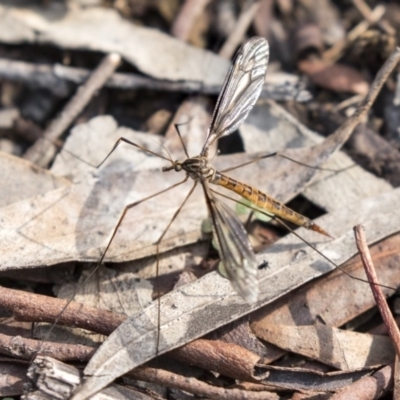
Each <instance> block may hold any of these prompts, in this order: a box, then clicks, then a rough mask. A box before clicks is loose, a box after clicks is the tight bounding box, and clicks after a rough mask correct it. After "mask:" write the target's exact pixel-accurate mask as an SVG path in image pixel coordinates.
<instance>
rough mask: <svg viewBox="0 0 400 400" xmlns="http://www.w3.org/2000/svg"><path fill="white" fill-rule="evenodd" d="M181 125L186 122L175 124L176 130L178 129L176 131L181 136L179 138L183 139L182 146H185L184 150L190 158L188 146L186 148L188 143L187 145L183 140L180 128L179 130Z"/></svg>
mask: <svg viewBox="0 0 400 400" xmlns="http://www.w3.org/2000/svg"><path fill="white" fill-rule="evenodd" d="M181 125H184V124H174V126H175V130H176V133H177V134H178V136H179V140H180V141H181V145H182V147H183V151H184V152H185V154H186V157H187V158H190V156H189V153H188V151H187V148H186V145H185V142H184V141H183V138H182V135H181V132H180V130H179V127H180V126H181Z"/></svg>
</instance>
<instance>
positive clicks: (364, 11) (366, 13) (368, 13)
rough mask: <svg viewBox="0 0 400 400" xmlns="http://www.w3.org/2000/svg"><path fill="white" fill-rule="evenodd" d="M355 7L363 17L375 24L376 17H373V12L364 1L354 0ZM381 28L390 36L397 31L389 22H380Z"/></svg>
mask: <svg viewBox="0 0 400 400" xmlns="http://www.w3.org/2000/svg"><path fill="white" fill-rule="evenodd" d="M353 4H354V6H355V7H356V8H357V10H358V11H359V12H360V13H361V15H362V16H363V17H364V18H365V19H366V20H367V21H368V22H369V23H370V24H374V23H375V21H374V17H373V16H372V10H371V9H370V8H369V6H368V4H367V3H366V2H365V1H364V0H353ZM377 24H378V25H379V27H380V28H381V29H382V30H383V31H385V32H386V33H387V34H389V35H394V34H395V33H396V31H395V30H394V29H393V28H392V27H391V26H390V24H389V23H388V22H387V21H378V22H377Z"/></svg>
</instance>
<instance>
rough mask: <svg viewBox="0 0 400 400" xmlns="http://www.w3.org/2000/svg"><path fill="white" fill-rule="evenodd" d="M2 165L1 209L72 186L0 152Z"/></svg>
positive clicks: (0, 163) (0, 175)
mask: <svg viewBox="0 0 400 400" xmlns="http://www.w3.org/2000/svg"><path fill="white" fill-rule="evenodd" d="M0 165H1V168H0V207H5V206H7V205H9V204H12V203H16V202H18V201H21V200H25V199H29V198H30V197H34V196H37V195H39V194H44V193H47V192H49V191H51V190H54V189H58V188H62V187H68V186H69V185H70V182H68V181H67V180H66V179H63V178H61V177H57V176H55V175H53V174H51V173H50V172H49V171H47V170H44V169H41V168H39V167H37V166H35V165H33V164H31V163H30V162H28V161H25V160H23V159H22V158H20V157H14V156H12V155H10V154H7V153H3V152H0Z"/></svg>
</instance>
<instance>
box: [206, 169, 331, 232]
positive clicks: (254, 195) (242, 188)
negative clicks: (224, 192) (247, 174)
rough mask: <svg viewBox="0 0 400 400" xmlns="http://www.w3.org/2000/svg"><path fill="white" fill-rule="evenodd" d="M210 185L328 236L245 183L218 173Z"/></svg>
mask: <svg viewBox="0 0 400 400" xmlns="http://www.w3.org/2000/svg"><path fill="white" fill-rule="evenodd" d="M210 183H213V184H214V185H219V186H223V187H224V188H226V189H229V190H232V191H233V192H235V193H237V194H238V195H240V196H242V197H244V198H245V199H247V200H249V201H251V202H252V203H253V204H254V205H256V206H257V207H258V208H261V209H263V210H265V211H267V212H269V213H271V214H274V215H276V216H277V217H280V218H282V219H284V220H286V221H290V222H292V223H294V224H296V225H298V226H303V227H304V228H307V229H311V230H313V231H316V232H319V233H321V234H323V235H326V236H330V235H329V234H328V233H327V232H325V231H324V230H323V229H322V228H321V227H319V226H318V225H317V224H315V223H314V222H312V221H311V220H310V219H309V218H307V217H305V216H304V215H301V214H299V213H297V212H295V211H293V210H291V209H290V208H288V207H286V206H285V205H284V204H282V203H280V202H279V201H277V200H275V199H274V198H272V197H270V196H268V195H266V194H265V193H263V192H261V191H260V190H258V189H255V188H253V187H251V186H249V185H246V184H245V183H241V182H238V181H236V180H235V179H232V178H230V177H228V176H226V175H224V174H221V173H220V172H216V173H215V176H214V178H213V179H212V180H210Z"/></svg>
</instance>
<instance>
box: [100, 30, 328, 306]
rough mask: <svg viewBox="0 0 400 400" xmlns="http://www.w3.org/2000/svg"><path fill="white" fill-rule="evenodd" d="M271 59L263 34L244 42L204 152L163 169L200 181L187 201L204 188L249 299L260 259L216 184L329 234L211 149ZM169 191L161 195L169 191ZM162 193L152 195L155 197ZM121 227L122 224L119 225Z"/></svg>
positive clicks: (231, 126) (240, 115)
mask: <svg viewBox="0 0 400 400" xmlns="http://www.w3.org/2000/svg"><path fill="white" fill-rule="evenodd" d="M268 57H269V46H268V42H267V40H265V39H263V38H260V37H253V38H251V39H250V40H248V41H247V42H246V43H244V44H243V46H242V47H241V48H240V49H239V50H238V52H237V54H236V56H235V58H234V60H233V63H232V65H231V68H230V70H229V72H228V74H227V76H226V78H225V82H224V84H223V86H222V89H221V92H220V95H219V97H218V100H217V103H216V106H215V110H214V113H213V116H212V120H211V124H210V127H209V130H208V134H207V138H206V141H205V143H204V146H203V149H202V150H201V152H200V154H199V155H198V156H196V157H190V156H189V155H188V153H187V150H186V148H185V146H184V151H185V154H186V156H187V159H186V160H184V161H182V162H181V161H172V160H169V161H170V162H171V165H170V166H168V167H164V168H163V171H164V172H166V171H172V170H174V171H176V172H180V171H184V172H186V178H185V179H184V181H183V182H186V181H187V180H188V179H189V178H191V179H192V180H193V181H194V185H193V187H192V189H191V190H190V191H189V193H188V195H187V196H186V199H185V200H184V203H185V202H186V201H187V199H188V198H189V197H190V195H191V194H192V193H193V191H194V189H195V187H196V186H197V185H198V184H200V185H201V186H202V188H203V192H204V196H205V199H206V202H207V207H208V210H209V213H210V215H211V219H212V222H213V233H214V237H215V238H216V241H217V243H218V247H219V253H220V258H221V261H222V263H223V265H224V267H225V270H226V273H227V275H228V278H229V280H230V281H231V283H232V286H233V287H234V289H235V290H236V291H237V292H238V293H239V294H240V295H241V296H242V297H243V298H244V299H245V300H246V301H248V302H255V301H256V300H257V298H258V293H259V289H258V282H257V262H256V259H255V256H254V252H253V250H252V248H251V245H250V242H249V240H248V238H247V233H246V231H245V229H244V227H243V225H242V223H241V222H240V220H239V219H238V217H237V216H236V215H235V213H234V212H233V211H232V210H231V209H230V208H229V207H228V206H226V205H225V204H224V203H222V202H221V201H220V200H219V199H217V198H216V196H215V195H214V194H213V191H212V189H211V188H210V184H213V185H218V186H222V187H224V188H226V189H228V190H231V191H233V192H235V193H236V194H238V195H240V196H242V197H243V198H245V199H247V200H249V201H250V202H251V203H253V204H254V205H255V206H256V207H258V208H260V209H262V210H265V211H266V212H268V213H271V214H273V215H275V216H276V217H279V218H282V219H284V220H286V221H289V222H292V223H294V224H296V225H298V226H302V227H304V228H307V229H311V230H313V231H316V232H318V233H321V234H323V235H326V236H329V235H328V234H327V233H326V232H325V231H324V230H323V229H322V228H321V227H319V226H318V225H317V224H315V223H314V222H312V221H311V220H310V219H308V218H307V217H305V216H303V215H301V214H298V213H296V212H295V211H293V210H291V209H290V208H288V207H286V206H285V205H283V204H282V203H280V202H279V201H277V200H275V199H273V198H272V197H270V196H268V195H267V194H265V193H263V192H262V191H260V190H258V189H255V188H253V187H251V186H249V185H247V184H245V183H242V182H238V181H236V180H234V179H232V178H230V177H228V176H226V175H224V174H223V173H221V172H219V171H217V170H216V169H215V168H214V167H213V166H212V165H211V162H210V160H209V154H208V153H209V149H210V146H211V145H212V144H213V143H215V142H216V141H218V139H220V138H221V137H223V136H227V135H230V134H231V133H233V132H234V131H236V130H237V129H238V127H239V126H240V125H241V124H242V123H243V121H244V120H245V119H246V117H247V115H248V114H249V112H250V111H251V109H252V108H253V106H254V104H255V102H256V101H257V99H258V97H259V95H260V92H261V89H262V86H263V83H264V79H265V73H266V70H267V65H268ZM117 144H118V143H117ZM114 148H115V146H114ZM163 158H165V157H163ZM165 159H167V158H165ZM183 182H179V183H178V184H176V185H173V186H171V187H169V188H167V189H166V190H169V189H172V188H174V187H176V186H177V185H180V184H181V183H183ZM166 190H164V191H162V192H160V193H164V192H165V191H166ZM160 193H157V194H155V195H153V196H150V197H154V196H156V195H158V194H160ZM147 199H148V198H147ZM144 200H145V199H144ZM184 203H183V204H182V205H181V207H180V208H179V209H178V210H177V212H176V213H175V215H174V216H173V217H172V220H171V221H170V223H169V224H168V226H167V228H166V230H164V233H163V234H162V235H161V237H160V239H159V241H160V240H161V239H162V237H163V236H164V235H165V233H166V231H167V229H168V228H169V226H170V225H171V223H172V222H173V221H174V219H175V218H176V216H177V214H178V213H179V211H180V210H181V209H182V207H183V205H184ZM136 204H137V203H135V204H132V205H129V206H127V207H126V208H125V211H124V213H123V215H124V214H125V212H126V210H127V209H128V208H130V207H132V206H133V205H136ZM122 217H123V216H122ZM122 217H121V219H120V221H121V220H122ZM118 225H119V223H118V224H117V227H118ZM117 227H116V228H117ZM115 230H116V229H115ZM113 236H114V235H113ZM113 236H112V237H113ZM111 240H112V238H111ZM159 241H158V243H159ZM158 243H157V244H158ZM107 248H108V246H107ZM106 251H107V249H106Z"/></svg>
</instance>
